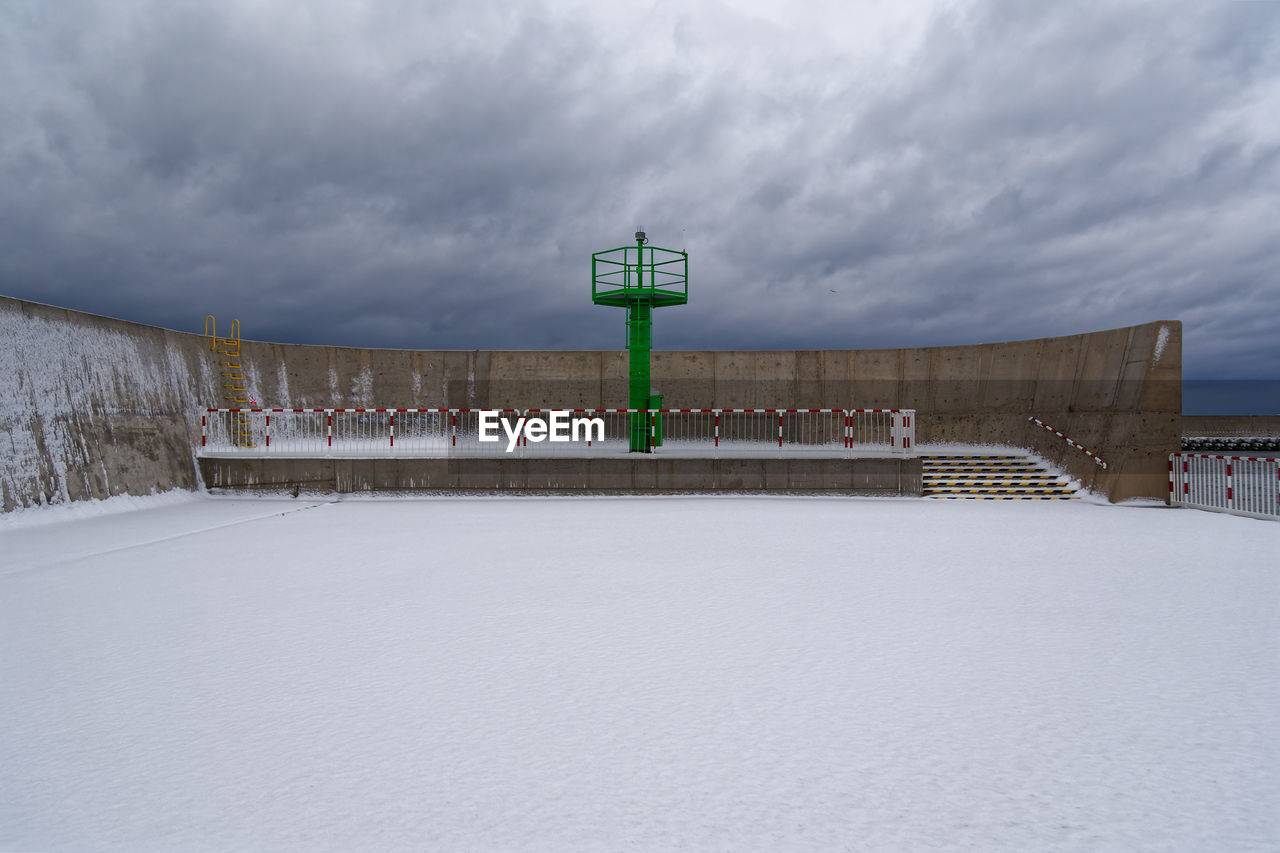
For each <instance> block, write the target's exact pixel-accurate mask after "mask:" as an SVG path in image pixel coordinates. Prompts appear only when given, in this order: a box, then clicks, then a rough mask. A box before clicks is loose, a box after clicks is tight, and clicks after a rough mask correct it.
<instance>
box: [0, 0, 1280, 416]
mask: <svg viewBox="0 0 1280 853" xmlns="http://www.w3.org/2000/svg"><path fill="white" fill-rule="evenodd" d="M0 74H2V76H3V85H0V187H3V190H2V192H0V293H3V294H6V295H10V296H17V297H21V298H25V299H33V300H37V301H41V302H48V303H53V304H56V305H62V306H67V307H72V308H78V309H82V310H87V311H93V312H97V313H103V314H108V315H112V316H117V317H123V318H126V319H130V320H136V321H141V322H146V323H154V324H158V325H163V326H167V327H171V328H178V329H186V330H193V331H199V330H200V328H201V322H202V318H203V317H204V316H205V315H206V314H208V313H214V314H216V315H217V316H218V318H219V319H220V320H223V321H227V320H230V319H231V318H232V317H238V318H239V319H240V321H241V324H242V329H243V333H244V336H245V337H248V338H255V339H260V340H261V339H265V340H279V341H290V342H298V343H333V344H345V345H353V346H382V347H413V348H428V349H434V348H460V349H525V348H566V349H582V348H590V349H596V348H600V349H617V348H621V347H622V346H623V343H624V316H623V312H622V311H621V310H620V309H611V308H605V307H595V306H592V305H591V302H590V254H591V252H593V251H597V250H600V249H606V248H610V247H613V246H618V245H621V244H623V243H625V242H627V241H629V240H630V239H631V238H632V235H633V232H634V231H635V230H636V228H637V226H640V225H643V226H644V228H645V230H646V231H647V232H648V234H649V237H650V240H651V242H652V243H653V244H654V245H658V246H664V247H669V248H674V249H687V250H688V252H689V258H690V261H689V264H690V301H689V304H688V305H687V306H684V307H679V308H671V309H664V310H663V311H660V312H658V314H657V316H656V319H655V334H654V338H655V345H656V346H657V347H658V348H662V349H723V348H741V349H767V348H844V347H851V348H858V347H887V346H923V345H935V344H968V343H978V342H983V341H995V340H1011V339H1020V338H1032V337H1040V336H1047V335H1062V334H1073V333H1077V332H1085V331H1092V330H1097V329H1104V328H1111V327H1115V326H1122V325H1128V324H1133V323H1140V322H1146V321H1148V320H1161V319H1179V320H1182V321H1183V322H1184V323H1185V341H1184V359H1185V372H1186V375H1187V376H1189V377H1200V378H1222V377H1243V378H1253V377H1266V378H1276V377H1280V333H1278V332H1277V319H1278V318H1280V238H1278V237H1277V223H1278V222H1280V193H1278V190H1280V119H1278V118H1277V117H1278V116H1280V3H1275V2H1204V0H1195V2H1159V3H1129V2H1118V0H1107V2H1097V3H1088V2H1072V3H1043V2H982V3H914V2H903V0H893V2H883V3H881V2H864V3H849V2H838V0H832V2H826V0H813V1H812V2H810V1H809V0H798V2H789V3H784V2H779V3H766V2H746V3H744V2H732V3H716V2H705V3H683V2H667V0H659V2H652V3H624V2H614V0H610V2H607V3H596V4H582V5H579V4H577V3H572V2H560V0H551V1H550V2H536V0H530V1H529V2H525V0H520V2H517V1H516V0H503V2H489V0H466V2H457V3H452V2H422V0H366V2H356V0H350V1H349V2H348V1H347V0H341V2H340V0H296V2H295V0H287V2H286V0H217V2H186V0H102V1H101V2H87V0H57V1H56V2H51V0H5V2H4V3H3V4H0ZM1277 409H1278V410H1280V405H1278V406H1277Z"/></svg>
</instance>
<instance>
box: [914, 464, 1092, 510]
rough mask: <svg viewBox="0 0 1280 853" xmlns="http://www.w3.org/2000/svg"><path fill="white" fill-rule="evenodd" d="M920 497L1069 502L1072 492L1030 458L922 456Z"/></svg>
mask: <svg viewBox="0 0 1280 853" xmlns="http://www.w3.org/2000/svg"><path fill="white" fill-rule="evenodd" d="M921 463H922V468H923V477H924V482H923V485H924V495H925V496H926V497H936V498H951V499H961V498H973V499H982V500H1070V499H1073V498H1074V497H1075V489H1074V488H1073V487H1072V486H1071V485H1070V483H1068V482H1067V481H1066V480H1065V479H1064V478H1063V477H1060V476H1058V475H1056V474H1054V473H1053V472H1052V471H1050V470H1048V467H1047V466H1046V465H1045V464H1044V463H1043V462H1042V461H1041V460H1039V459H1037V458H1034V457H1031V456H1009V455H994V454H993V455H976V454H974V455H954V456H922V457H921Z"/></svg>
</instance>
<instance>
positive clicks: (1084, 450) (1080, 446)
mask: <svg viewBox="0 0 1280 853" xmlns="http://www.w3.org/2000/svg"><path fill="white" fill-rule="evenodd" d="M1027 420H1029V421H1031V422H1032V423H1035V424H1038V425H1040V426H1042V427H1044V428H1045V429H1047V430H1048V431H1049V432H1051V433H1053V434H1054V435H1056V436H1057V437H1058V438H1060V439H1062V440H1063V441H1065V442H1066V443H1067V444H1069V445H1071V446H1072V447H1074V448H1075V449H1076V450H1079V451H1080V452H1081V453H1083V454H1084V455H1085V456H1088V457H1089V458H1090V459H1092V460H1093V461H1094V462H1095V463H1097V464H1098V465H1101V466H1102V467H1103V468H1106V467H1107V463H1106V462H1103V461H1102V457H1100V456H1099V455H1098V454H1096V453H1094V452H1093V451H1092V450H1090V449H1089V448H1087V447H1085V446H1084V445H1083V444H1080V443H1078V442H1075V441H1072V440H1071V439H1069V438H1067V437H1066V436H1065V435H1063V434H1062V433H1061V432H1060V431H1059V430H1056V429H1054V428H1053V427H1051V426H1049V425H1048V424H1047V423H1045V422H1044V421H1042V420H1040V419H1039V418H1035V417H1029V418H1027Z"/></svg>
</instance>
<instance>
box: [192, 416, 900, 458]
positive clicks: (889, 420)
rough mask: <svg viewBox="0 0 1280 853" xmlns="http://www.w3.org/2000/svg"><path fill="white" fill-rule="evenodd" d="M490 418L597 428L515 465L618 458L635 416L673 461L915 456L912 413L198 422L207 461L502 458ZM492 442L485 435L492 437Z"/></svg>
mask: <svg viewBox="0 0 1280 853" xmlns="http://www.w3.org/2000/svg"><path fill="white" fill-rule="evenodd" d="M482 411H484V412H497V413H499V415H500V422H502V423H505V424H506V427H509V428H511V429H515V428H516V426H517V425H518V424H519V423H520V422H521V420H523V419H527V418H529V417H530V416H534V417H541V418H544V419H545V418H546V417H547V416H548V415H549V414H550V412H552V411H557V412H565V413H567V414H568V415H569V416H570V417H578V418H582V417H585V418H592V419H599V420H601V421H602V422H603V427H604V440H602V441H601V440H598V437H593V438H591V439H589V440H586V441H574V442H559V443H552V442H549V441H547V442H538V441H536V440H535V441H534V442H530V441H529V440H528V439H527V438H525V437H521V438H520V439H519V440H517V442H516V449H515V452H516V453H518V454H521V455H529V456H533V455H537V456H543V455H552V456H580V455H583V454H584V453H588V454H596V453H601V452H604V453H608V452H626V451H627V448H628V446H629V440H630V430H631V427H632V425H633V419H634V417H635V416H637V415H653V416H654V417H652V418H650V419H649V420H648V422H647V423H648V432H649V435H650V443H651V445H652V449H654V450H655V452H660V453H662V454H664V455H672V456H680V455H688V456H713V457H714V456H726V457H728V456H738V455H743V456H751V455H769V454H772V455H793V454H802V455H803V454H811V455H822V456H846V457H854V456H867V455H872V456H876V455H907V456H909V455H914V453H915V411H914V410H913V409H792V408H788V409H775V408H752V409H745V408H744V409H736V408H730V409H721V408H715V409H616V408H573V409H556V410H551V409H542V408H534V409H511V408H506V409H437V408H428V409H422V408H389V407H388V408H381V407H380V408H265V407H263V408H222V409H214V408H211V409H208V410H206V412H205V413H204V414H203V415H202V416H201V437H200V445H201V451H202V453H204V454H205V455H239V456H245V455H248V456H253V455H261V456H266V455H280V456H287V455H303V456H310V455H319V456H327V455H345V456H365V455H376V456H388V455H404V456H451V455H467V456H503V455H507V447H508V434H507V432H506V428H505V427H504V429H502V430H498V433H497V434H498V436H499V439H500V440H499V441H497V442H493V441H485V442H482V441H481V440H480V425H481V424H480V413H481V412H482ZM246 418H249V419H250V420H249V422H248V425H249V426H251V427H252V428H253V430H254V435H255V446H253V447H246V446H242V445H240V444H238V443H237V442H236V441H235V435H236V428H235V427H236V426H237V425H240V426H241V427H242V426H243V425H245V423H246V421H245V419H246ZM490 434H491V435H492V432H491V433H490Z"/></svg>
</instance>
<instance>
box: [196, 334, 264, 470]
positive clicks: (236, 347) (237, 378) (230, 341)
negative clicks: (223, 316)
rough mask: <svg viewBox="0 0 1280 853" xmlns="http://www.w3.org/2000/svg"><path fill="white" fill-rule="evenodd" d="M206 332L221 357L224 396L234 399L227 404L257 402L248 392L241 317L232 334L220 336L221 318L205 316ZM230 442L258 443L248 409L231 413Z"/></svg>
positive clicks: (251, 403) (249, 404) (255, 403)
mask: <svg viewBox="0 0 1280 853" xmlns="http://www.w3.org/2000/svg"><path fill="white" fill-rule="evenodd" d="M204 335H205V337H207V338H209V341H210V343H209V349H211V350H212V351H213V352H214V353H215V354H217V355H218V356H220V357H221V359H222V360H220V361H219V362H218V366H219V367H221V368H222V370H221V375H222V399H223V400H225V401H227V402H228V403H231V404H232V405H230V406H228V407H227V408H233V409H238V408H243V407H246V406H256V405H257V401H256V400H254V399H253V398H252V397H250V396H249V392H248V390H247V389H248V383H247V382H245V378H244V367H243V366H242V365H241V364H240V321H239V320H238V319H237V320H232V321H231V336H230V337H227V338H219V337H218V321H217V320H216V319H214V316H213V315H212V314H209V315H208V316H206V317H205V318H204ZM231 443H232V445H234V446H236V447H257V446H258V444H257V442H255V441H254V439H253V423H252V421H251V420H250V415H249V413H248V412H232V413H231Z"/></svg>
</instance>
